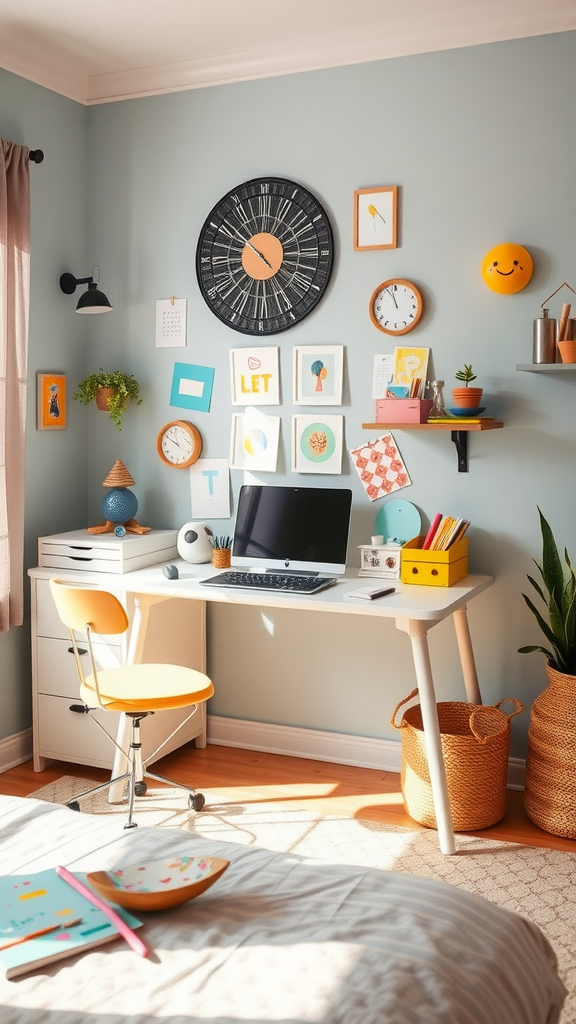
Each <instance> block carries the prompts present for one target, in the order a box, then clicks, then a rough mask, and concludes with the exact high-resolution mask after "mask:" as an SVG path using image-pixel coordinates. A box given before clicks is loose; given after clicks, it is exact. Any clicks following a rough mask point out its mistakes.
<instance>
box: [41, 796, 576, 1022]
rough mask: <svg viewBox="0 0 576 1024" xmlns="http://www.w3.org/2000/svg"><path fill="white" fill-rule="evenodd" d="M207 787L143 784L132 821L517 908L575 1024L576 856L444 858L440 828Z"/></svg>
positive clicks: (86, 805)
mask: <svg viewBox="0 0 576 1024" xmlns="http://www.w3.org/2000/svg"><path fill="white" fill-rule="evenodd" d="M94 785H96V783H94V782H92V783H91V782H90V781H89V780H86V779H77V778H72V777H69V776H64V777H63V778H61V779H58V780H57V781H56V782H53V783H51V784H50V785H48V786H44V787H43V788H42V789H39V790H36V792H35V793H31V794H30V795H31V796H32V797H34V798H35V799H39V800H47V801H48V802H50V803H58V804H65V803H67V801H68V800H71V799H72V798H73V797H74V796H76V795H77V794H78V793H81V792H83V791H84V790H86V789H90V787H91V786H94ZM205 795H206V806H205V808H204V810H203V811H202V812H201V813H199V814H194V813H193V812H191V811H189V810H188V805H187V798H186V794H185V793H184V792H183V791H182V790H178V789H167V788H162V789H161V788H158V789H154V790H149V791H148V793H147V795H146V796H145V797H139V798H138V799H137V802H136V812H135V813H136V820H137V821H138V823H139V825H141V826H150V825H153V826H155V827H160V828H177V829H181V830H184V831H188V832H193V833H194V834H195V835H199V836H203V837H205V838H206V839H218V840H223V841H226V842H233V843H241V844H242V845H245V846H246V845H253V846H259V847H263V848H264V849H267V850H274V851H278V852H291V853H295V854H297V855H299V856H301V857H305V858H313V859H316V860H322V861H325V862H327V863H332V864H335V863H338V864H359V865H362V866H366V867H373V868H380V869H386V870H391V871H399V872H403V873H406V874H412V875H422V876H424V877H428V878H438V879H441V880H442V881H444V882H449V883H450V884H451V885H456V886H459V887H460V888H462V889H466V890H468V891H469V892H473V893H477V894H478V895H479V896H484V897H485V898H486V899H489V900H491V901H492V902H493V903H497V904H499V905H500V906H501V907H505V908H506V909H508V910H513V911H516V912H517V913H519V914H523V915H524V916H525V917H528V918H529V919H530V920H532V921H534V922H535V924H537V925H538V926H539V927H540V928H541V929H542V931H543V932H544V934H545V935H546V936H547V938H548V939H549V940H550V942H551V943H552V946H553V947H554V949H555V951H556V955H557V957H558V964H559V971H560V974H561V977H562V980H563V981H564V984H565V985H566V987H567V988H568V991H569V995H568V997H567V1000H566V1003H565V1006H564V1010H563V1013H562V1017H561V1022H562V1024H575V1022H576V854H572V853H566V852H564V851H562V850H547V849H543V848H536V847H530V846H521V845H519V844H514V843H504V842H495V841H494V840H489V839H479V838H476V837H474V836H467V835H459V836H457V837H456V842H457V853H456V855H455V856H453V857H446V856H444V855H443V854H441V853H440V851H439V849H438V836H437V834H436V832H434V831H432V830H429V829H418V828H414V829H407V828H401V827H399V826H394V825H386V824H382V823H380V822H375V821H366V820H360V819H357V818H346V817H341V816H339V815H319V814H318V813H317V812H316V811H313V810H306V809H302V807H301V805H300V806H298V807H292V806H291V805H290V803H289V801H285V802H283V803H279V802H278V801H271V802H270V803H263V802H260V803H253V804H251V803H238V804H231V803H226V804H222V803H219V802H218V800H217V799H216V798H213V797H211V796H210V794H209V793H206V794H205ZM82 810H83V811H84V812H87V813H90V814H107V815H109V814H112V815H117V816H118V818H119V826H120V825H121V824H122V823H123V819H124V818H125V817H126V805H125V804H109V803H108V802H107V793H106V792H104V793H97V794H94V795H93V796H91V797H88V798H87V799H86V800H83V801H82ZM463 941H465V939H464V937H463Z"/></svg>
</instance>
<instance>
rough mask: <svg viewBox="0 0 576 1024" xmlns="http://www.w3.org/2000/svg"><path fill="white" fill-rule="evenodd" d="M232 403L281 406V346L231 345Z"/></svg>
mask: <svg viewBox="0 0 576 1024" xmlns="http://www.w3.org/2000/svg"><path fill="white" fill-rule="evenodd" d="M230 381H231V385H232V405H280V370H279V363H278V349H277V348H276V347H270V348H231V349H230Z"/></svg>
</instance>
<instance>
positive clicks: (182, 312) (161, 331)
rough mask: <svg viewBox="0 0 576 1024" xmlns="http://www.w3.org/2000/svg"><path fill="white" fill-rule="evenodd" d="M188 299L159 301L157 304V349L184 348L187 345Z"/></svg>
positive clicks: (173, 298) (172, 298)
mask: <svg viewBox="0 0 576 1024" xmlns="http://www.w3.org/2000/svg"><path fill="white" fill-rule="evenodd" d="M186 310H187V299H177V298H175V297H174V296H172V297H171V298H169V299H158V300H157V302H156V348H184V347H185V345H186Z"/></svg>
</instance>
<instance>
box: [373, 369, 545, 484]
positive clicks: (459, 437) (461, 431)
mask: <svg viewBox="0 0 576 1024" xmlns="http://www.w3.org/2000/svg"><path fill="white" fill-rule="evenodd" d="M551 365H552V364H551ZM503 426H504V424H503V423H502V421H501V420H493V419H489V418H486V419H484V420H483V419H481V420H480V422H479V423H460V422H459V420H458V417H457V416H455V417H454V423H363V424H362V429H363V430H449V431H450V433H451V436H452V440H453V441H454V444H455V445H456V451H457V453H458V472H459V473H467V472H468V434H469V433H471V432H472V431H478V430H500V428H501V427H503Z"/></svg>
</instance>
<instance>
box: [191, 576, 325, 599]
mask: <svg viewBox="0 0 576 1024" xmlns="http://www.w3.org/2000/svg"><path fill="white" fill-rule="evenodd" d="M200 583H201V584H202V586H205V587H210V586H212V587H226V588H228V589H235V590H273V591H276V592H277V593H278V592H281V593H287V594H315V593H316V592H317V591H318V590H324V589H325V588H326V587H331V586H332V584H333V583H336V580H335V579H331V578H330V577H328V576H290V575H285V574H284V573H275V572H270V573H264V572H237V571H233V572H220V573H218V575H217V576H211V577H210V578H209V579H207V580H200Z"/></svg>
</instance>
